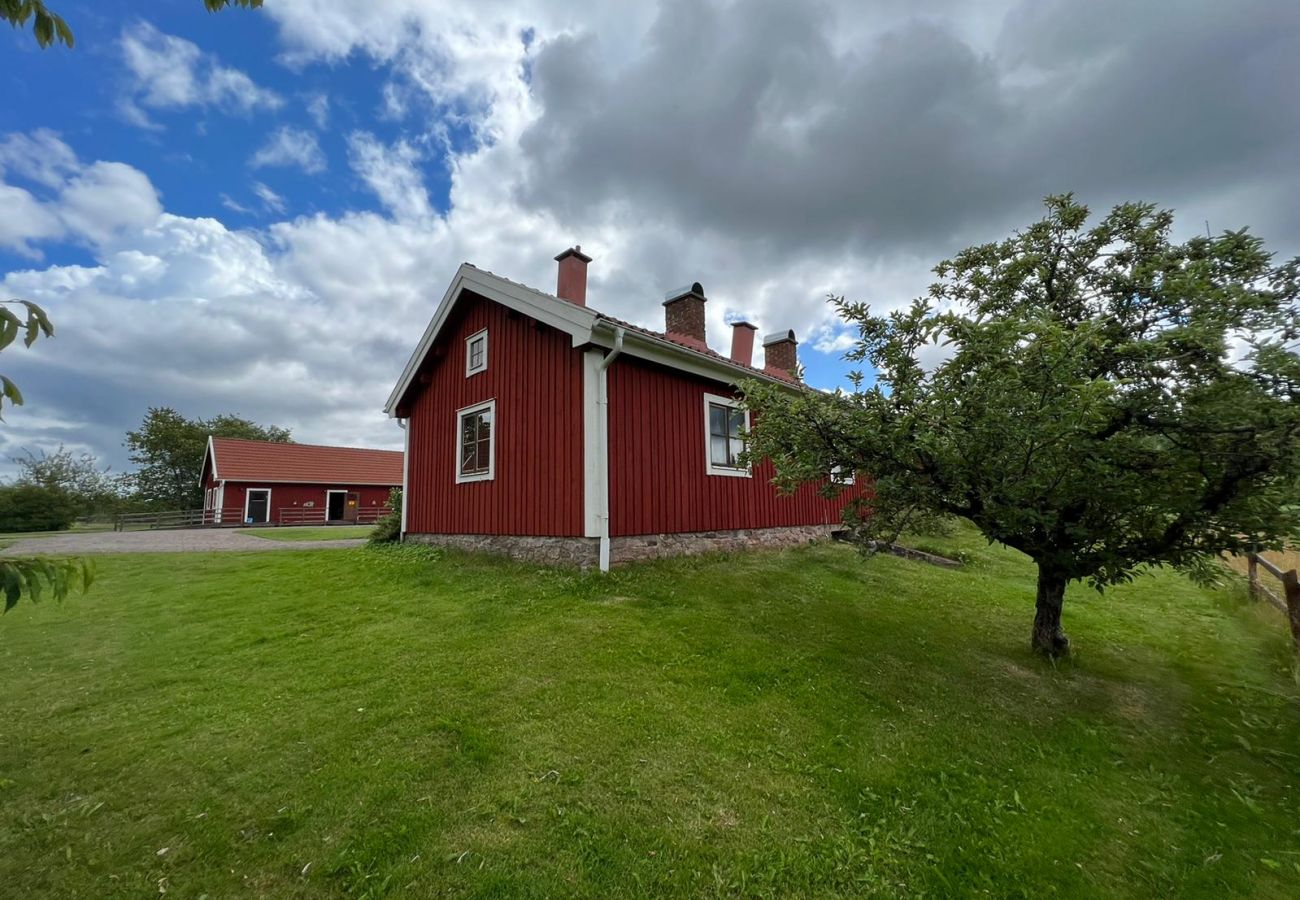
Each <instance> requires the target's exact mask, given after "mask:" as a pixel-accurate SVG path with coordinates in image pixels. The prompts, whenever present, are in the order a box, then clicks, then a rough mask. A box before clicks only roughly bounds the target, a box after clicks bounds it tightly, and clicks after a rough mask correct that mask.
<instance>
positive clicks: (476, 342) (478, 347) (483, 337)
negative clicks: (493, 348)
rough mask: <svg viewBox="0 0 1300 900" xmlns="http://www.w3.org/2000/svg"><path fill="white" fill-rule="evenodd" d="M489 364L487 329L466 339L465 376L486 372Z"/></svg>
mask: <svg viewBox="0 0 1300 900" xmlns="http://www.w3.org/2000/svg"><path fill="white" fill-rule="evenodd" d="M487 364H488V333H487V329H486V328H485V329H483V330H482V331H480V332H477V333H475V334H471V335H470V336H469V337H467V338H465V376H466V377H469V376H470V375H474V374H476V373H478V372H486V371H487Z"/></svg>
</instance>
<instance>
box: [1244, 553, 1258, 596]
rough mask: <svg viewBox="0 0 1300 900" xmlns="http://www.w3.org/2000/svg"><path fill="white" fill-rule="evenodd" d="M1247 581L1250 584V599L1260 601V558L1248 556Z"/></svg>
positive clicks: (1249, 554)
mask: <svg viewBox="0 0 1300 900" xmlns="http://www.w3.org/2000/svg"><path fill="white" fill-rule="evenodd" d="M1246 579H1247V581H1248V582H1249V583H1250V599H1252V600H1258V599H1259V557H1258V556H1256V555H1255V554H1253V553H1248V554H1246Z"/></svg>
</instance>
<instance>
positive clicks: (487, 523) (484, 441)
mask: <svg viewBox="0 0 1300 900" xmlns="http://www.w3.org/2000/svg"><path fill="white" fill-rule="evenodd" d="M556 259H557V261H558V262H559V273H558V287H557V290H556V294H557V295H558V296H551V295H549V294H545V293H542V292H541V291H537V290H534V289H532V288H528V287H525V286H524V285H521V284H517V283H515V282H513V281H510V280H508V279H506V278H502V277H500V276H497V275H493V274H491V273H490V272H486V271H483V270H481V269H478V268H476V267H474V266H472V265H470V264H468V263H466V264H463V265H462V266H461V267H460V269H459V270H458V271H457V272H456V276H455V278H454V279H453V280H452V282H451V286H450V287H449V288H448V289H447V292H446V294H445V295H444V296H443V298H442V302H441V304H440V305H439V306H438V309H437V311H436V313H435V314H434V316H433V320H432V321H431V322H430V323H429V326H428V328H427V329H426V330H425V332H424V336H423V337H422V338H421V339H420V343H419V346H418V347H416V349H415V352H414V353H413V354H412V356H411V359H410V361H409V362H408V363H407V365H406V368H405V370H404V371H403V372H402V375H401V378H400V380H399V381H398V383H397V385H396V387H395V388H394V389H393V392H392V394H391V396H390V397H389V399H388V404H387V406H386V410H387V412H388V413H389V415H390V416H394V417H396V418H398V419H399V420H404V422H403V423H402V424H403V425H404V426H405V428H406V465H407V470H406V473H405V480H404V486H405V497H406V502H405V504H404V508H403V511H402V516H403V522H402V532H403V535H404V537H405V539H408V540H418V541H424V542H428V543H436V544H446V545H453V546H461V547H469V548H477V549H488V550H497V551H502V552H506V553H509V554H511V555H515V556H521V557H525V558H531V559H538V560H542V561H548V562H575V563H577V564H579V565H592V564H595V563H597V562H599V564H600V566H601V568H602V569H603V568H606V567H608V565H609V563H610V562H611V561H613V562H619V561H622V560H628V559H636V558H643V557H647V556H660V555H669V554H676V553H688V552H693V551H697V550H705V549H719V548H730V547H737V546H742V545H749V544H785V543H792V542H798V541H806V540H808V539H810V538H813V537H819V536H825V535H827V534H829V533H830V532H831V531H832V530H833V529H835V528H837V527H838V526H839V525H840V522H841V512H842V510H843V507H844V506H845V504H846V503H847V502H848V501H849V499H850V498H851V497H854V496H857V495H859V494H860V492H861V490H862V486H860V485H857V484H854V483H853V479H851V478H850V479H848V482H847V483H846V484H845V485H844V487H843V489H842V490H841V491H840V493H839V495H838V496H837V497H835V498H833V499H828V498H826V497H823V496H821V495H820V494H819V492H818V490H817V488H816V486H813V485H808V486H805V487H803V488H801V489H800V490H799V491H798V492H796V493H795V494H794V495H792V496H781V495H779V494H778V493H777V491H776V489H775V488H774V487H773V486H772V484H771V483H770V482H771V478H772V474H773V471H772V466H771V463H770V462H768V461H766V460H764V461H762V462H758V463H756V464H755V465H754V466H753V467H752V469H751V468H747V467H744V466H742V465H741V464H740V463H739V461H738V460H737V456H738V454H739V453H740V451H741V450H742V449H743V445H744V442H743V434H744V433H745V431H746V429H747V426H748V418H747V417H748V413H747V412H745V411H744V410H743V409H741V408H740V405H739V404H738V402H737V400H736V397H737V393H736V389H735V385H736V383H737V382H738V381H739V380H740V379H742V378H747V377H758V378H764V379H769V380H775V381H779V382H782V383H784V384H788V385H790V387H791V389H792V390H808V388H803V387H801V386H800V385H799V384H798V381H797V379H798V361H797V357H796V342H795V336H794V333H793V332H790V331H785V332H778V333H776V334H773V335H770V336H768V337H767V338H766V339H765V340H764V347H765V368H763V369H757V368H754V367H753V366H752V365H751V359H752V353H753V347H754V335H755V331H756V329H755V327H754V326H753V325H750V324H748V323H744V322H740V323H736V324H735V325H734V326H732V345H731V351H730V355H729V356H723V355H721V354H719V353H716V352H714V351H713V350H711V349H709V346H708V343H707V341H706V336H705V333H704V331H705V315H704V309H705V303H706V299H705V296H704V292H703V289H702V288H701V287H700V285H699V284H693V285H690V286H689V287H686V288H683V289H682V290H680V291H675V292H672V293H671V294H670V295H669V296H668V299H667V300H665V301H664V315H665V329H664V331H663V332H655V331H650V330H647V329H644V328H639V327H636V326H633V325H631V324H629V323H627V322H623V321H620V320H618V319H615V318H612V317H610V316H606V315H603V314H601V313H599V312H597V311H595V310H593V309H591V308H589V307H588V306H587V305H586V293H587V263H589V262H590V258H589V257H587V256H585V255H583V254H582V253H581V252H580V251H579V250H578V249H577V248H574V249H571V250H566V251H565V252H564V253H561V254H560V255H559V256H558V257H556Z"/></svg>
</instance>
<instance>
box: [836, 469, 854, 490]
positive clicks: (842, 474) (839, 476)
mask: <svg viewBox="0 0 1300 900" xmlns="http://www.w3.org/2000/svg"><path fill="white" fill-rule="evenodd" d="M830 482H831V484H838V485H839V486H840V487H853V486H854V485H855V484H857V483H858V473H857V472H854V471H853V470H852V469H849V470H847V471H846V470H845V468H844V467H843V466H831V473H830Z"/></svg>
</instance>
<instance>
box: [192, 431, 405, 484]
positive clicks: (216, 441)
mask: <svg viewBox="0 0 1300 900" xmlns="http://www.w3.org/2000/svg"><path fill="white" fill-rule="evenodd" d="M208 453H209V454H210V455H211V457H212V458H211V459H210V460H208V468H209V469H211V470H212V471H213V472H214V473H215V475H216V477H217V479H218V480H220V481H265V482H279V483H284V482H292V483H304V484H347V485H362V484H377V485H392V486H398V485H400V484H401V483H402V452H401V451H400V450H366V449H362V448H360V447H322V446H320V445H319V444H278V443H273V442H270V441H243V440H237V439H235V438H220V437H213V438H209V439H208Z"/></svg>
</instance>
